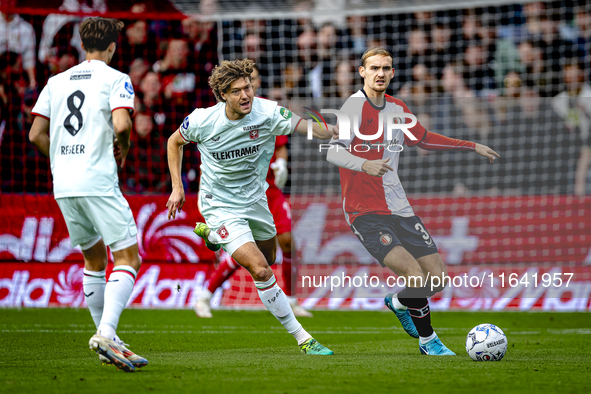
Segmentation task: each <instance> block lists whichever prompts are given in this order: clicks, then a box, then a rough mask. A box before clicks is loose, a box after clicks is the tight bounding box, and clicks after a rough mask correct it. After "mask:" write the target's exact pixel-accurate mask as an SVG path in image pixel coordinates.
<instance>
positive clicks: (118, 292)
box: [99, 265, 137, 339]
mask: <svg viewBox="0 0 591 394" xmlns="http://www.w3.org/2000/svg"><path fill="white" fill-rule="evenodd" d="M136 276H137V272H136V271H135V270H134V269H133V268H132V267H130V266H128V265H118V266H116V267H115V268H114V269H113V272H112V273H111V276H109V281H108V282H107V286H106V287H105V306H104V308H103V317H102V318H101V323H100V325H99V331H100V334H101V335H102V336H104V337H106V338H109V339H113V338H114V337H115V336H116V331H117V325H118V324H119V317H120V316H121V313H122V312H123V309H125V306H126V305H127V302H128V301H129V297H131V292H132V291H133V285H134V284H135V278H136Z"/></svg>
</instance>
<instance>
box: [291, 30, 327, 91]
mask: <svg viewBox="0 0 591 394" xmlns="http://www.w3.org/2000/svg"><path fill="white" fill-rule="evenodd" d="M297 47H298V60H299V62H300V64H303V67H304V70H303V73H304V75H305V81H306V90H307V93H308V92H309V94H310V95H311V96H312V97H320V96H321V95H322V68H321V67H318V53H317V51H316V48H317V41H316V32H315V31H314V30H311V29H307V30H304V31H303V32H301V33H300V35H299V36H298V38H297ZM306 95H308V94H306Z"/></svg>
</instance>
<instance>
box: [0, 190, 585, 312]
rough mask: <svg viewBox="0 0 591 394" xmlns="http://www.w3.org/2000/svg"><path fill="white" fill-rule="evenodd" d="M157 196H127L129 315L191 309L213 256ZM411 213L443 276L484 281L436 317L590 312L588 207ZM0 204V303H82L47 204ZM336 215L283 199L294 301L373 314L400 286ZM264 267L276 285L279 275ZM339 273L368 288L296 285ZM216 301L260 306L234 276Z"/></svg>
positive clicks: (529, 204) (437, 206)
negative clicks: (131, 246) (138, 264)
mask: <svg viewBox="0 0 591 394" xmlns="http://www.w3.org/2000/svg"><path fill="white" fill-rule="evenodd" d="M167 198H168V196H163V195H158V196H131V197H127V199H128V201H129V203H130V206H131V208H132V211H133V213H134V216H135V218H136V223H137V225H138V245H139V249H140V253H141V254H142V259H143V261H144V264H143V266H142V269H141V271H140V274H139V276H138V279H137V282H136V286H135V289H134V293H133V295H132V302H131V305H132V306H135V307H145V308H161V307H169V308H185V307H190V306H192V305H193V303H194V300H195V298H196V296H197V295H198V293H199V291H201V289H202V288H203V286H204V285H205V284H206V282H207V280H208V278H209V276H210V274H211V272H212V271H213V269H214V264H213V263H214V262H215V259H216V258H215V254H214V253H213V252H211V251H209V250H208V249H207V248H205V247H204V245H203V243H202V240H201V239H200V238H199V237H197V236H195V235H194V234H193V232H192V229H193V227H194V225H195V222H197V221H202V220H203V219H202V217H201V216H200V215H199V213H198V212H197V208H196V205H197V204H196V198H195V197H194V196H189V197H188V199H187V203H186V204H185V208H184V209H183V212H182V213H181V214H180V215H179V217H178V218H177V219H176V220H172V221H168V220H167V218H166V201H167ZM411 204H412V206H413V208H414V210H415V213H416V214H417V215H419V216H420V217H421V218H422V220H423V222H424V223H425V226H426V228H427V229H428V230H429V232H430V233H431V235H432V237H433V239H434V240H435V242H436V243H437V245H438V248H439V251H440V253H441V254H442V256H443V257H444V259H445V261H446V263H447V265H448V271H449V273H450V277H451V278H456V277H457V278H462V277H464V276H465V275H468V276H469V277H470V278H472V277H476V278H481V277H483V276H484V277H485V278H483V279H487V280H489V281H490V283H489V285H486V284H484V285H483V283H482V281H481V282H480V285H479V286H474V285H473V283H471V282H465V281H464V282H461V283H457V285H456V284H452V285H450V286H448V287H447V288H446V290H444V291H443V292H442V293H440V294H439V295H438V296H437V297H435V298H434V299H432V303H433V306H434V308H439V309H449V308H454V309H455V308H459V309H470V310H472V309H485V310H495V309H506V308H517V309H522V310H528V309H545V310H589V297H590V293H591V253H590V248H589V245H590V244H591V242H590V240H591V234H590V224H589V220H587V219H586V217H587V216H588V214H587V213H588V212H589V208H590V205H591V198H583V199H579V198H575V197H568V196H544V197H542V196H532V197H470V198H444V197H432V198H415V199H411ZM0 206H1V207H2V211H3V214H4V220H3V221H1V222H0V306H4V307H43V306H71V307H81V306H84V297H83V295H82V285H81V284H82V279H81V278H82V276H81V273H82V255H81V254H80V252H79V250H76V249H73V248H71V246H70V243H69V236H68V233H67V230H66V226H65V223H64V222H63V218H62V216H61V212H60V211H59V208H58V206H57V204H56V203H55V200H54V199H53V198H52V197H51V196H21V195H0ZM340 207H341V201H340V198H339V197H338V196H337V197H333V198H329V197H318V196H306V197H302V196H299V197H298V198H295V199H292V211H293V228H292V232H293V235H294V238H295V240H296V244H297V249H298V254H297V262H298V264H299V276H298V286H299V287H298V288H297V289H296V294H297V295H298V297H299V298H300V300H301V302H303V304H304V305H306V306H308V307H316V308H328V309H333V308H350V309H377V308H381V307H382V304H381V301H380V299H382V298H383V295H384V294H385V293H386V292H388V291H391V290H395V289H396V288H397V287H396V286H398V285H397V284H389V283H387V282H386V281H387V277H388V276H389V275H392V273H391V272H389V271H388V270H385V269H382V268H381V267H380V266H379V265H378V264H377V263H376V262H375V260H374V259H373V258H372V257H371V256H370V255H369V254H368V253H367V252H366V251H365V249H364V248H363V247H362V246H361V244H360V243H359V241H358V240H357V238H356V237H355V236H354V235H353V233H352V232H351V230H350V228H349V226H348V225H347V223H346V221H345V220H344V216H343V213H342V210H341V208H340ZM187 263H189V264H187ZM274 270H275V272H276V276H277V277H278V279H279V280H280V283H282V280H281V274H280V271H281V270H280V269H278V267H274ZM339 275H345V276H350V277H351V278H355V277H360V276H363V275H370V276H375V277H376V278H377V279H376V280H377V281H378V282H376V283H377V286H367V285H364V286H353V287H347V286H344V285H343V284H339V285H338V286H333V287H332V288H330V285H331V284H332V283H329V288H327V287H326V286H320V287H315V286H314V285H313V283H305V281H303V280H302V277H304V276H308V277H309V278H310V279H309V280H313V279H314V278H318V277H321V276H324V277H330V278H332V277H338V276H339ZM511 275H513V276H511ZM534 278H535V279H536V280H535V281H534V280H533V279H534ZM556 278H559V279H560V281H561V282H560V283H558V281H557V280H555V279H556ZM548 279H551V280H550V281H548ZM567 279H568V283H567ZM331 280H332V279H331ZM544 280H545V281H544ZM534 282H535V283H536V285H535V286H534ZM546 284H547V285H548V286H545V285H546ZM302 285H303V286H302ZM214 303H215V304H216V305H221V306H225V307H243V306H261V304H260V301H259V299H258V296H257V293H256V291H255V289H254V287H253V284H252V279H251V278H250V275H249V274H248V273H247V272H246V270H244V269H240V270H239V271H238V272H237V273H236V275H234V277H232V278H231V279H230V280H229V281H228V282H226V284H225V285H224V289H222V290H220V291H219V292H218V293H216V296H215V298H214Z"/></svg>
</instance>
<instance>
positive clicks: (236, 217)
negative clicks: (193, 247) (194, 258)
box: [198, 192, 277, 256]
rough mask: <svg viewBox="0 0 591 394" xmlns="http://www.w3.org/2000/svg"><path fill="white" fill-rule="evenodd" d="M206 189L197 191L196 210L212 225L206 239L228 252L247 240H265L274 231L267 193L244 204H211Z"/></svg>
mask: <svg viewBox="0 0 591 394" xmlns="http://www.w3.org/2000/svg"><path fill="white" fill-rule="evenodd" d="M210 198H211V196H210V195H208V194H207V193H206V192H199V200H198V205H199V211H200V212H201V214H202V215H203V217H204V218H205V222H206V223H207V226H208V227H209V228H210V229H211V234H210V236H209V240H210V241H213V240H214V238H215V241H216V243H219V244H221V245H222V247H223V248H224V250H225V251H226V252H228V253H229V254H230V256H231V255H233V254H234V252H235V251H236V250H238V248H239V247H241V246H242V245H244V244H246V243H247V242H255V241H267V240H269V239H271V238H273V237H274V236H275V235H277V230H276V229H275V222H274V221H273V215H272V214H271V211H270V210H269V204H268V203H267V196H264V197H263V198H261V199H260V200H259V201H257V202H256V203H254V204H252V205H249V206H247V207H218V206H215V207H214V206H211V205H210V204H209V202H208V200H209V199H210Z"/></svg>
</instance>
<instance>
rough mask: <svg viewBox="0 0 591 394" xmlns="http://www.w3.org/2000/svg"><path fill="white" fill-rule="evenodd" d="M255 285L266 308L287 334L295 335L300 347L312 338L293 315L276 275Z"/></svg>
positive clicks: (255, 282)
mask: <svg viewBox="0 0 591 394" xmlns="http://www.w3.org/2000/svg"><path fill="white" fill-rule="evenodd" d="M254 285H255V286H256V288H257V292H258V293H259V297H260V299H261V301H262V302H263V304H264V305H265V307H266V308H267V309H268V310H269V312H271V313H272V314H273V316H275V317H276V318H277V320H279V322H280V323H281V324H282V325H283V327H285V329H286V330H287V332H289V333H290V334H291V335H293V337H294V338H295V339H296V340H297V341H298V345H301V344H302V343H304V342H306V341H307V340H308V339H309V338H311V337H312V336H311V335H310V334H308V332H307V331H306V330H304V328H303V327H302V325H301V324H300V322H298V321H297V319H296V318H295V316H294V315H293V311H292V310H291V306H290V305H289V301H288V300H287V297H286V296H285V293H284V292H283V290H281V288H280V287H279V286H278V285H277V280H276V279H275V275H273V276H272V277H271V279H269V280H268V281H265V282H257V281H256V280H255V281H254Z"/></svg>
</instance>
